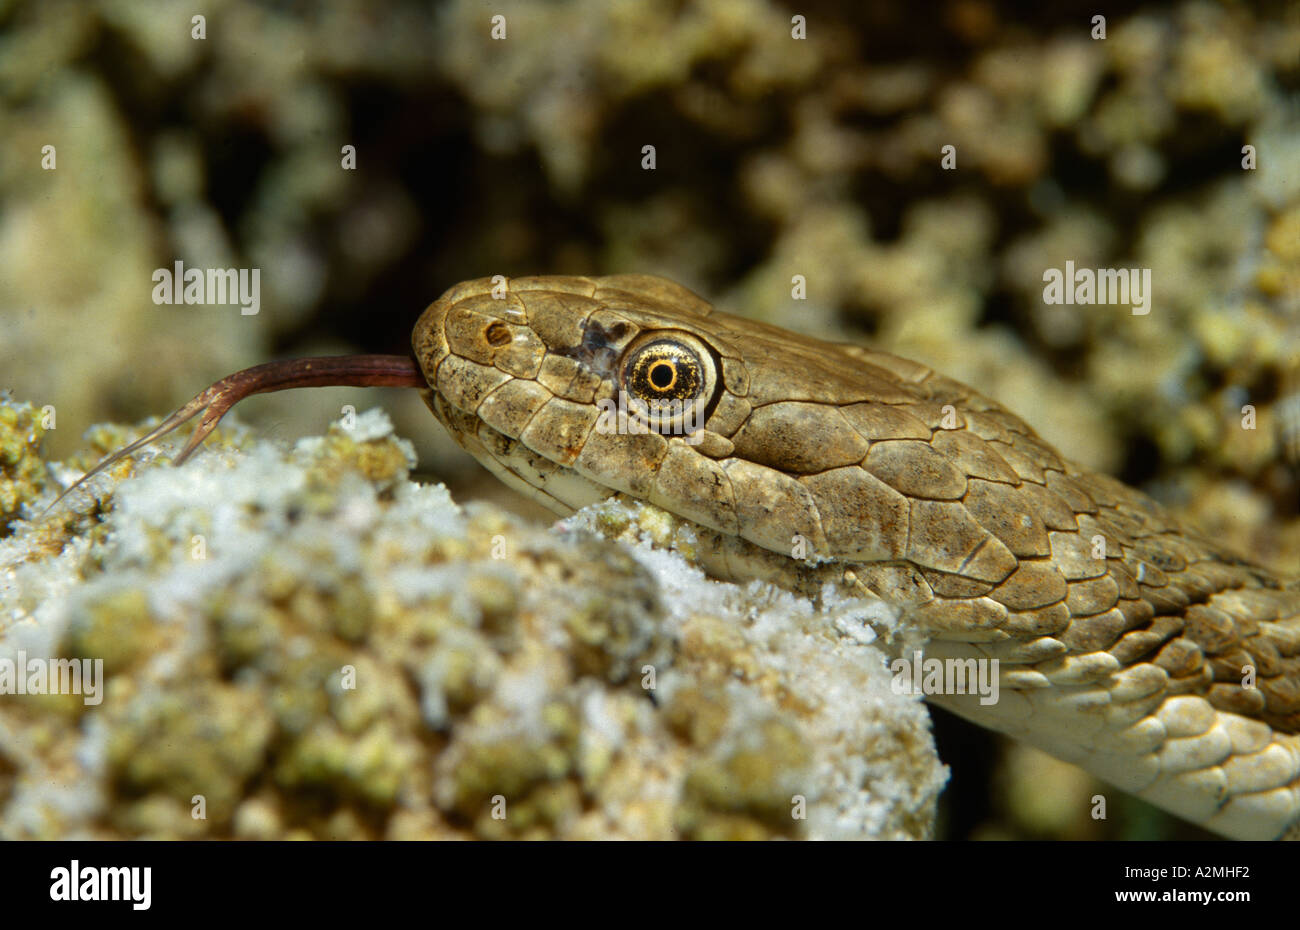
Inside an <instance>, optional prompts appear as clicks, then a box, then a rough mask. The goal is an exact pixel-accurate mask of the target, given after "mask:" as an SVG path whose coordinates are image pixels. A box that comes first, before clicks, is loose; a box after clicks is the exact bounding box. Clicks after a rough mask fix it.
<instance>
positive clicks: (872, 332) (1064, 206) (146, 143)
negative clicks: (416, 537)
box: [0, 0, 1300, 839]
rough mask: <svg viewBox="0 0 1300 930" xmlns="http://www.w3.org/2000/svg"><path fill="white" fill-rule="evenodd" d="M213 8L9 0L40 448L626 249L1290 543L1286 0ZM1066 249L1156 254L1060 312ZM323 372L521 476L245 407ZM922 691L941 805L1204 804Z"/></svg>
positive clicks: (11, 296) (1293, 526) (1279, 544)
mask: <svg viewBox="0 0 1300 930" xmlns="http://www.w3.org/2000/svg"><path fill="white" fill-rule="evenodd" d="M200 6H201V10H198V9H196V5H195V4H193V3H192V2H173V0H136V2H133V0H86V2H71V0H67V2H65V0H33V2H22V0H0V388H7V389H9V390H11V391H13V392H14V394H15V395H16V396H17V398H18V399H20V400H26V401H29V402H31V403H33V404H36V405H37V406H44V405H46V404H51V405H53V406H54V408H55V410H56V412H57V422H56V426H57V428H56V430H55V431H54V432H53V433H51V434H50V438H49V440H48V442H49V443H50V446H49V449H50V454H51V455H52V456H55V457H60V456H65V455H69V454H72V453H73V452H74V451H75V450H76V449H77V448H78V446H79V445H80V444H81V439H80V437H81V434H82V433H83V431H84V430H85V429H86V428H87V427H89V426H90V425H91V424H92V423H95V422H97V421H102V420H118V421H135V420H139V419H143V418H145V417H148V416H156V415H162V414H165V413H167V412H170V411H171V410H172V409H174V408H175V407H177V406H178V405H179V404H180V403H182V402H183V401H185V400H188V399H189V398H190V397H191V396H193V395H194V394H195V393H197V392H198V391H199V390H200V389H201V388H203V387H204V386H206V385H207V384H208V383H210V382H211V381H213V380H215V379H217V378H219V377H221V376H223V375H225V374H228V373H230V372H231V371H234V370H236V369H239V368H243V367H246V366H249V365H253V364H257V363H259V362H263V361H267V360H270V359H272V358H277V357H289V356H296V355H308V354H345V353H349V352H357V351H362V352H399V353H400V352H405V351H406V350H407V346H408V344H409V339H410V327H411V324H412V323H413V322H414V320H415V319H416V317H417V316H418V315H419V313H420V311H421V310H422V309H423V308H424V307H425V306H426V305H427V304H428V303H430V302H431V301H432V300H433V299H435V298H436V297H437V296H438V295H439V294H440V293H441V292H442V291H444V290H445V289H446V288H448V287H450V286H451V285H453V284H455V283H456V282H458V281H461V280H463V279H466V278H473V277H480V276H487V275H494V274H504V275H523V274H606V273H617V272H647V273H658V274H664V275H667V276H669V277H672V278H674V279H676V280H678V281H680V282H682V283H683V284H685V285H687V286H689V287H691V288H693V289H694V290H696V291H698V292H699V293H700V294H702V295H704V296H706V297H707V298H709V299H711V300H713V301H714V302H715V303H717V304H718V305H719V306H720V307H722V308H724V309H726V310H729V311H731V312H735V313H740V314H744V315H747V316H751V317H754V318H757V319H763V320H768V321H771V322H775V323H778V324H780V325H783V326H786V327H789V328H792V329H795V330H799V331H801V332H805V333H809V334H813V335H817V336H822V337H829V338H834V339H844V340H855V341H861V342H865V343H870V344H873V345H876V346H878V347H881V348H884V349H886V350H889V351H892V352H896V353H898V354H900V355H904V356H908V357H911V358H915V359H917V360H919V361H922V362H925V363H927V364H930V365H932V366H934V367H935V368H937V369H939V370H940V371H942V372H944V373H945V374H947V375H949V376H951V377H954V378H957V379H958V380H961V381H966V382H969V383H971V384H973V385H975V386H977V387H978V388H979V389H981V390H982V391H984V392H985V393H987V394H990V395H992V396H993V397H995V398H997V399H998V400H1000V401H1002V402H1003V403H1005V404H1006V405H1008V406H1009V407H1010V408H1011V409H1012V410H1014V411H1016V412H1017V413H1018V414H1020V415H1021V416H1022V417H1024V418H1025V419H1026V420H1027V421H1028V422H1029V423H1030V424H1031V425H1033V426H1034V427H1035V428H1037V429H1038V430H1039V432H1040V433H1042V434H1043V435H1044V436H1045V437H1046V438H1047V439H1048V440H1049V441H1050V442H1052V443H1054V444H1055V445H1057V446H1058V447H1059V448H1060V449H1061V451H1062V452H1063V453H1064V454H1065V455H1067V456H1068V457H1070V458H1073V459H1076V460H1078V461H1081V462H1083V463H1085V464H1087V465H1089V466H1091V467H1094V468H1098V469H1101V470H1104V471H1106V472H1109V473H1111V474H1115V475H1118V476H1119V477H1121V478H1123V479H1124V480H1126V481H1128V482H1130V483H1132V484H1134V485H1136V486H1138V487H1141V488H1144V489H1145V490H1147V491H1148V492H1149V493H1151V494H1153V495H1154V496H1156V497H1157V498H1159V499H1160V500H1162V501H1164V502H1165V503H1167V504H1169V505H1170V506H1172V507H1174V508H1176V509H1177V510H1179V511H1180V512H1181V513H1183V514H1185V515H1186V516H1188V517H1190V518H1191V519H1192V520H1194V521H1196V522H1198V523H1200V524H1201V525H1202V526H1203V527H1204V528H1205V529H1207V530H1208V531H1209V532H1211V533H1212V534H1214V535H1217V536H1219V537H1220V538H1223V539H1225V540H1226V541H1228V542H1229V543H1230V544H1231V545H1233V546H1235V547H1236V548H1237V549H1239V550H1241V551H1242V552H1245V553H1248V554H1250V555H1251V556H1252V557H1254V558H1255V559H1256V560H1259V561H1262V562H1264V563H1266V564H1271V565H1273V566H1274V567H1275V568H1279V569H1282V570H1289V571H1295V570H1296V567H1297V566H1300V516H1298V511H1300V479H1298V477H1297V463H1298V462H1300V105H1298V102H1297V101H1298V94H1300V4H1296V3H1294V2H1291V3H1286V2H1267V0H1262V2H1255V3H1249V4H1248V3H1232V2H1182V3H1134V4H1121V5H1114V4H1111V5H1108V9H1109V12H1107V13H1106V21H1105V23H1104V29H1105V37H1104V38H1100V37H1096V38H1094V34H1095V33H1096V31H1097V24H1096V23H1095V22H1094V20H1093V17H1094V16H1095V15H1097V9H1096V8H1097V4H1095V3H1079V2H1072V0H1065V2H1060V3H1054V4H1038V3H1032V2H1011V0H946V2H938V0H936V2H933V3H928V2H927V3H915V2H913V3H902V2H899V3H887V2H881V3H873V2H829V0H814V2H799V3H797V4H794V5H791V4H783V3H777V2H770V0H701V2H697V3H690V2H668V0H664V2H624V0H556V2H550V3H541V2H516V0H449V2H445V3H428V2H415V0H330V2H320V3H308V2H292V0H276V2H272V0H264V2H254V0H205V2H204V3H203V4H201V5H200ZM196 13H201V14H202V15H203V17H204V20H203V23H202V27H203V37H202V38H196V37H195V32H196V30H197V28H198V26H197V25H196V24H195V22H194V21H193V17H194V16H195V14H196ZM796 15H798V16H802V17H804V21H805V28H806V38H804V39H801V40H795V39H792V37H791V30H792V28H794V27H793V26H792V17H794V16H796ZM494 16H502V17H504V28H505V37H504V38H503V39H494V38H493V37H492V30H493V21H492V18H493V17H494ZM498 31H499V30H498ZM647 145H652V146H654V148H655V158H656V166H655V168H654V170H646V169H645V168H643V166H642V165H643V157H644V156H643V147H644V146H647ZM948 145H951V146H953V147H954V148H955V157H956V167H955V170H944V169H943V168H941V166H940V158H941V155H940V153H941V149H942V148H943V147H944V146H948ZM45 146H53V147H54V153H55V159H56V161H55V163H54V165H55V167H54V168H53V170H49V169H48V168H47V167H46V166H45V165H43V159H44V154H43V149H44V147H45ZM344 146H354V147H355V169H354V170H345V169H344V168H343V167H342V164H341V162H342V160H343V154H342V150H343V147H344ZM1246 146H1250V147H1252V149H1250V150H1248V152H1247V154H1243V148H1244V147H1246ZM1250 152H1253V158H1254V164H1255V167H1254V168H1253V169H1250V168H1245V167H1243V159H1247V158H1248V157H1249V153H1250ZM178 260H179V261H183V262H184V264H185V266H186V267H197V268H258V269H261V308H260V312H259V313H258V314H256V315H254V316H245V315H241V314H240V312H239V309H238V308H237V307H235V306H165V305H164V306H156V305H155V304H154V303H153V302H152V299H151V295H152V292H153V289H154V286H155V285H154V281H153V279H152V274H153V272H154V270H155V269H159V268H168V269H170V268H171V267H172V264H173V262H175V261H178ZM1067 260H1069V261H1073V262H1074V263H1075V265H1076V266H1077V267H1080V268H1084V267H1087V268H1102V267H1117V268H1118V267H1125V268H1127V267H1134V268H1150V269H1152V281H1153V298H1152V304H1151V312H1150V313H1149V314H1148V315H1145V316H1135V315H1133V314H1132V313H1131V312H1130V310H1129V308H1127V307H1114V306H1053V305H1047V304H1045V303H1044V301H1043V299H1042V288H1043V278H1042V275H1043V272H1044V270H1045V269H1047V268H1061V267H1063V266H1064V263H1065V262H1066V261H1067ZM794 275H804V276H805V277H806V279H807V282H808V284H807V299H806V300H802V301H796V300H792V299H791V278H792V277H793V276H794ZM347 403H351V404H354V405H355V406H356V407H357V408H358V409H365V408H367V407H370V406H375V405H382V406H384V407H385V408H386V409H387V410H388V411H389V412H390V413H391V414H392V416H393V418H394V420H395V421H396V423H397V426H398V429H399V432H401V433H402V434H403V435H405V436H407V437H409V438H411V439H412V440H414V441H415V442H416V444H417V448H418V450H419V453H420V457H421V469H422V472H423V473H424V474H426V475H427V477H428V478H429V480H441V481H446V482H447V483H448V485H449V486H450V487H451V489H452V492H453V494H454V495H456V496H457V498H458V499H462V498H465V497H472V496H493V497H495V498H496V499H497V500H498V501H501V502H507V503H508V502H509V499H508V498H507V497H506V495H507V494H508V493H509V492H507V491H505V490H504V489H503V488H500V487H499V486H498V485H497V484H496V482H495V481H494V480H492V479H490V478H489V477H487V476H486V473H485V472H483V471H482V470H481V469H479V467H478V466H477V465H476V464H475V463H474V462H473V461H472V460H471V459H469V458H468V457H467V456H465V455H463V454H462V453H460V452H459V451H458V450H457V449H455V447H454V446H452V444H451V443H450V441H449V440H447V438H446V437H445V435H444V434H443V433H442V431H441V429H440V428H439V427H438V426H437V425H436V423H435V421H434V420H433V418H432V417H431V416H430V415H429V414H428V412H427V411H426V410H425V408H424V406H423V404H422V403H421V401H420V400H419V398H418V397H417V396H415V394H414V392H400V391H388V392H384V391H356V390H348V389H331V390H316V391H296V392H290V393H285V394H279V395H272V396H268V397H261V398H253V399H252V400H250V401H248V402H246V403H244V404H243V405H241V407H240V408H239V410H238V416H239V417H240V418H242V419H243V420H244V421H246V422H250V423H254V424H256V425H257V426H258V427H259V429H260V430H261V431H262V432H263V433H264V434H267V435H272V436H278V437H283V438H284V439H291V438H294V437H296V436H300V435H308V434H318V433H320V432H322V431H323V430H324V429H325V427H326V425H327V424H328V423H329V422H330V421H331V420H333V419H335V418H337V416H338V415H339V411H340V408H341V407H342V406H343V405H344V404H347ZM1247 404H1249V405H1253V406H1254V407H1255V409H1256V412H1257V418H1258V419H1257V428H1256V429H1254V430H1243V429H1242V428H1241V426H1242V424H1241V417H1242V414H1241V408H1242V407H1243V406H1244V405H1247ZM514 506H516V507H517V508H518V509H519V510H520V511H521V512H525V513H530V512H531V511H529V509H528V505H526V504H525V503H522V502H519V501H518V500H517V499H516V502H515V504H514ZM538 518H539V519H545V517H542V516H539V517H538ZM934 716H935V729H936V738H937V742H938V748H939V754H940V757H941V758H942V759H943V760H944V761H945V762H946V763H948V764H949V765H950V766H951V767H952V770H953V775H952V781H951V783H950V785H949V788H948V789H947V791H946V793H945V798H944V801H943V810H942V815H941V824H940V835H941V836H943V837H947V838H1075V839H1092V838H1108V837H1113V838H1139V837H1143V838H1150V837H1170V836H1182V837H1196V836H1203V835H1204V834H1201V833H1200V832H1199V831H1196V830H1194V829H1193V828H1190V827H1186V826H1183V825H1181V824H1179V823H1178V822H1176V821H1173V820H1170V819H1168V818H1165V817H1164V816H1163V815H1161V814H1159V813H1158V812H1156V811H1154V810H1153V809H1151V808H1149V807H1147V806H1145V805H1143V804H1141V803H1139V802H1136V801H1133V800H1132V799H1129V798H1127V797H1126V796H1123V795H1122V794H1120V792H1118V791H1115V790H1113V789H1108V788H1103V787H1102V786H1100V784H1099V783H1097V782H1094V781H1093V780H1092V779H1090V778H1089V777H1088V776H1086V775H1084V774H1082V773H1081V772H1079V771H1078V770H1077V769H1074V768H1073V767H1070V766H1066V765H1063V764H1061V763H1057V762H1055V761H1053V760H1051V759H1050V758H1047V757H1045V756H1043V755H1041V754H1040V753H1037V752H1035V751H1032V750H1029V749H1026V748H1023V747H1018V746H1015V745H1013V744H1009V743H1004V742H1003V741H1001V740H1000V739H998V738H996V737H993V736H991V735H989V734H987V733H985V732H983V731H981V730H979V729H976V728H973V727H971V726H969V725H967V724H964V723H962V722H960V721H957V720H956V719H955V718H951V717H948V716H946V715H944V714H942V712H939V711H936V712H935V715H934ZM1097 793H1104V794H1105V795H1106V797H1107V798H1108V800H1109V818H1108V820H1106V821H1103V822H1097V821H1093V820H1091V819H1090V818H1089V817H1088V816H1087V812H1088V809H1089V804H1088V799H1089V798H1090V797H1091V796H1092V795H1094V794H1097Z"/></svg>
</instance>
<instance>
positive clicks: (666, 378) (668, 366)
mask: <svg viewBox="0 0 1300 930" xmlns="http://www.w3.org/2000/svg"><path fill="white" fill-rule="evenodd" d="M676 380H677V371H676V369H675V368H674V367H673V363H672V362H669V361H659V362H655V363H654V364H653V365H651V366H650V383H651V384H653V385H654V386H655V387H657V388H659V390H661V391H664V390H667V389H668V388H670V387H672V386H673V382H674V381H676Z"/></svg>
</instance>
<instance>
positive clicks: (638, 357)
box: [620, 331, 717, 435]
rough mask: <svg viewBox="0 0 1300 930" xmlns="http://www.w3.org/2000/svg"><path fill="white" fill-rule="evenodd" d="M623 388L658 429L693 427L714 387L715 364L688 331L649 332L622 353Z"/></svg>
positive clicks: (697, 424) (699, 421)
mask: <svg viewBox="0 0 1300 930" xmlns="http://www.w3.org/2000/svg"><path fill="white" fill-rule="evenodd" d="M620 381H621V387H622V389H623V391H624V392H626V394H627V397H628V400H629V401H631V403H632V406H633V407H635V408H637V409H636V411H635V412H636V413H637V414H638V415H639V416H641V417H642V418H644V419H647V420H649V421H652V422H650V423H649V424H648V425H650V426H651V428H653V429H655V431H657V432H660V433H671V434H674V435H675V434H678V433H681V432H694V431H695V430H697V429H699V428H700V427H702V426H703V425H704V414H705V412H706V409H707V407H708V405H709V403H710V402H711V401H712V399H713V395H714V392H715V388H716V386H717V366H716V363H715V362H714V359H713V354H712V353H711V352H710V350H709V349H708V347H706V346H705V345H704V344H703V343H702V342H701V341H700V340H699V339H697V338H696V337H694V336H691V335H689V334H687V333H678V332H671V333H666V332H662V331H661V332H651V333H646V334H645V335H644V337H643V338H642V339H640V340H638V341H636V342H633V343H632V344H631V345H630V346H629V347H628V350H627V352H626V353H625V354H624V361H623V365H622V368H621V371H620Z"/></svg>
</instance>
